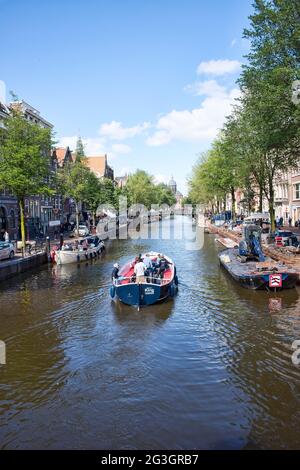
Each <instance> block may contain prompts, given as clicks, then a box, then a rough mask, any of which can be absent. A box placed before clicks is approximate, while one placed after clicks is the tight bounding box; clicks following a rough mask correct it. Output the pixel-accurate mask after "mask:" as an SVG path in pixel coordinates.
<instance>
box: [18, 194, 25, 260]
mask: <svg viewBox="0 0 300 470" xmlns="http://www.w3.org/2000/svg"><path fill="white" fill-rule="evenodd" d="M19 208H20V225H21V240H22V256H23V258H24V255H25V243H26V239H25V216H24V199H20V200H19Z"/></svg>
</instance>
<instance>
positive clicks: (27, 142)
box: [0, 112, 54, 252]
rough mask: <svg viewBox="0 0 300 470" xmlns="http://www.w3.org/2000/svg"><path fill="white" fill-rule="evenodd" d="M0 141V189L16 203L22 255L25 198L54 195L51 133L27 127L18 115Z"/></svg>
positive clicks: (12, 119)
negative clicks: (51, 167)
mask: <svg viewBox="0 0 300 470" xmlns="http://www.w3.org/2000/svg"><path fill="white" fill-rule="evenodd" d="M0 138H1V142H0V187H2V188H6V189H8V190H9V191H10V192H11V193H12V194H14V195H15V196H16V197H17V199H18V204H19V209H20V226H21V239H22V247H23V252H24V248H25V218H24V199H25V197H29V196H32V195H40V194H45V195H51V194H53V193H54V191H53V190H52V189H51V185H50V187H49V181H48V180H49V177H50V152H51V144H52V137H51V131H50V130H49V129H43V128H40V127H39V126H36V125H34V124H31V123H29V122H28V121H26V120H25V119H24V118H23V117H22V115H21V114H20V113H17V112H12V114H11V115H10V116H9V117H8V118H7V120H6V122H5V131H4V132H2V133H1V137H0Z"/></svg>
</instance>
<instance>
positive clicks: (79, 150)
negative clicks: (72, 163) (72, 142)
mask: <svg viewBox="0 0 300 470" xmlns="http://www.w3.org/2000/svg"><path fill="white" fill-rule="evenodd" d="M85 158H86V156H85V153H84V145H83V142H82V139H81V137H80V136H79V137H78V139H77V143H76V149H75V160H76V161H77V162H81V161H83V160H85Z"/></svg>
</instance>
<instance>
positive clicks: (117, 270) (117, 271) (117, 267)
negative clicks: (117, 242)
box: [111, 263, 120, 281]
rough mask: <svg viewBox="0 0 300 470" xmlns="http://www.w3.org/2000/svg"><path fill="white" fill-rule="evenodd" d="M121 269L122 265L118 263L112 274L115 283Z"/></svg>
mask: <svg viewBox="0 0 300 470" xmlns="http://www.w3.org/2000/svg"><path fill="white" fill-rule="evenodd" d="M119 269H120V265H119V264H118V263H115V264H114V268H113V270H112V273H111V278H112V280H113V281H114V280H115V279H118V278H119Z"/></svg>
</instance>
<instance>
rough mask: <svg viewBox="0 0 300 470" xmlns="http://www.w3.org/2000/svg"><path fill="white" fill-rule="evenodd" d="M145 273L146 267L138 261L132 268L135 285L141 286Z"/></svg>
mask: <svg viewBox="0 0 300 470" xmlns="http://www.w3.org/2000/svg"><path fill="white" fill-rule="evenodd" d="M145 271H146V266H145V264H144V263H143V261H142V260H141V261H138V262H137V263H136V264H135V266H134V274H135V275H136V282H137V284H142V283H144V282H145Z"/></svg>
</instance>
